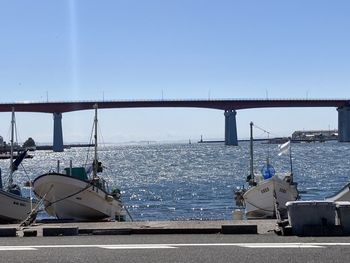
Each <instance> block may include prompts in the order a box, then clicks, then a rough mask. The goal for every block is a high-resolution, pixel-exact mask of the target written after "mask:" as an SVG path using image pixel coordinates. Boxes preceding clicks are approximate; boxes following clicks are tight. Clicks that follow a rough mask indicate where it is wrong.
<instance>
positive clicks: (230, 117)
mask: <svg viewBox="0 0 350 263" xmlns="http://www.w3.org/2000/svg"><path fill="white" fill-rule="evenodd" d="M236 114H237V112H236V111H235V110H225V113H224V115H225V145H233V146H237V145H238V140H237V124H236Z"/></svg>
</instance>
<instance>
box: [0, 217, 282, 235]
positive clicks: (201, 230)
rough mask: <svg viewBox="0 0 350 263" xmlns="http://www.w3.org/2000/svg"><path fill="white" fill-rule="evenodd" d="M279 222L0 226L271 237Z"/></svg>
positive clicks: (45, 231)
mask: <svg viewBox="0 0 350 263" xmlns="http://www.w3.org/2000/svg"><path fill="white" fill-rule="evenodd" d="M275 228H276V220H274V219H272V220H218V221H195V220H193V221H139V222H68V223H67V222H64V223H62V222H60V221H59V220H52V221H51V222H45V223H43V222H40V221H39V222H37V223H35V224H33V225H31V226H29V227H19V225H18V224H9V225H1V226H0V236H2V237H5V236H6V237H8V236H17V237H26V236H81V235H133V234H137V235H142V234H147V235H150V234H158V235H159V234H167V235H169V234H268V233H271V232H273V230H274V229H275Z"/></svg>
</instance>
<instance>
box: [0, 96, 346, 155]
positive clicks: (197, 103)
mask: <svg viewBox="0 0 350 263" xmlns="http://www.w3.org/2000/svg"><path fill="white" fill-rule="evenodd" d="M96 103H97V104H98V107H99V108H100V109H108V108H109V109H110V108H207V109H216V110H223V111H224V116H225V144H226V145H238V141H237V125H236V114H237V110H242V109H253V108H286V107H287V108H290V107H334V108H336V109H337V110H338V134H339V137H338V140H339V141H340V142H350V100H349V99H209V100H126V101H80V102H78V101H77V102H23V103H21V102H16V103H0V112H10V111H11V110H12V107H14V108H15V111H16V112H41V113H51V114H53V117H54V134H53V149H54V151H63V132H62V113H66V112H71V111H79V110H90V109H92V108H93V105H94V104H96Z"/></svg>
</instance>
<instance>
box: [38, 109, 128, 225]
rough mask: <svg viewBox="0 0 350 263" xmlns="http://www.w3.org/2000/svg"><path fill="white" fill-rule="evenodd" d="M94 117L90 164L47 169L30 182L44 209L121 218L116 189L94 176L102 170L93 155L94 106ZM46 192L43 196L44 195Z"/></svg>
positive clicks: (65, 215)
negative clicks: (91, 160)
mask: <svg viewBox="0 0 350 263" xmlns="http://www.w3.org/2000/svg"><path fill="white" fill-rule="evenodd" d="M94 108H95V119H94V131H95V134H94V149H95V151H94V158H93V162H92V165H91V166H90V167H88V168H87V167H73V166H72V164H71V165H70V167H67V168H65V169H64V172H62V173H61V172H60V171H59V166H58V169H57V171H56V172H49V173H46V174H43V175H41V176H39V177H37V178H36V179H35V180H34V182H33V187H34V192H35V194H36V195H37V196H38V197H39V198H43V199H44V206H45V210H46V212H47V213H48V214H49V215H51V216H55V217H57V218H58V219H67V220H74V221H99V220H118V221H123V220H125V212H124V209H123V206H122V201H121V197H120V191H119V190H118V189H114V190H112V191H111V190H110V189H109V187H108V184H107V182H106V181H105V180H104V179H103V178H102V177H100V176H99V175H98V173H101V172H102V171H103V167H102V164H101V162H99V161H98V156H97V105H95V106H94ZM45 195H46V196H45Z"/></svg>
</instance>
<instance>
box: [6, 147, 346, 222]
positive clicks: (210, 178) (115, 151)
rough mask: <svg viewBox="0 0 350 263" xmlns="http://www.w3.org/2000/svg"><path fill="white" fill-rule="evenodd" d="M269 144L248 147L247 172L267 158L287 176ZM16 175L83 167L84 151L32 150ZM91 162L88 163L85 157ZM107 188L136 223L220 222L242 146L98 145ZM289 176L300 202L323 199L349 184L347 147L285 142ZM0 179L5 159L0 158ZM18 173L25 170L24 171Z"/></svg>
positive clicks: (243, 162)
mask: <svg viewBox="0 0 350 263" xmlns="http://www.w3.org/2000/svg"><path fill="white" fill-rule="evenodd" d="M277 153H278V148H277V145H275V144H263V143H261V142H256V143H254V167H255V169H256V170H260V169H261V168H262V166H263V165H264V163H265V162H266V158H267V156H269V159H270V163H271V164H272V165H273V166H274V168H275V170H276V172H288V171H289V167H290V163H289V156H288V155H282V156H278V155H277ZM33 155H34V158H33V159H26V160H24V162H23V167H20V169H19V170H18V171H17V172H16V173H15V176H14V180H15V181H16V182H17V183H19V184H23V183H24V182H25V181H28V178H31V179H34V178H35V177H36V176H39V175H41V174H43V173H45V172H48V171H49V170H55V169H56V167H57V160H60V162H61V169H62V168H63V167H68V166H69V161H70V160H72V161H73V165H76V166H78V165H84V164H85V163H86V160H87V159H88V160H89V162H90V160H91V157H92V152H91V150H89V149H88V148H71V149H68V150H65V152H63V153H53V152H50V151H36V152H34V153H33ZM89 157H90V159H89ZM99 159H100V160H101V161H102V163H103V165H104V167H105V171H104V172H103V176H104V178H105V179H107V181H108V182H109V184H110V186H111V187H117V188H119V189H120V190H121V192H122V200H123V202H124V205H125V206H126V207H127V209H128V210H129V212H130V214H131V215H132V217H133V219H134V220H136V221H144V220H219V219H221V220H227V219H231V218H232V210H233V209H234V208H235V203H234V200H233V196H234V194H233V193H234V191H235V190H236V189H237V187H242V186H243V185H245V186H246V183H245V179H246V176H247V175H248V173H249V143H247V142H241V143H240V144H239V146H237V147H233V146H224V145H223V144H197V143H193V144H158V143H153V144H138V145H137V144H134V145H113V146H106V147H102V148H101V149H100V151H99ZM292 159H293V172H294V179H295V181H296V182H298V189H299V191H300V193H301V199H302V200H312V199H323V198H325V197H327V196H329V195H332V194H334V193H335V192H337V191H338V190H340V189H341V188H342V187H343V186H344V185H345V184H346V183H348V182H350V144H349V143H338V142H326V143H295V144H292ZM0 167H1V168H2V177H3V181H4V182H5V181H6V180H7V174H8V167H9V161H8V160H1V161H0ZM24 169H25V170H24Z"/></svg>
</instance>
